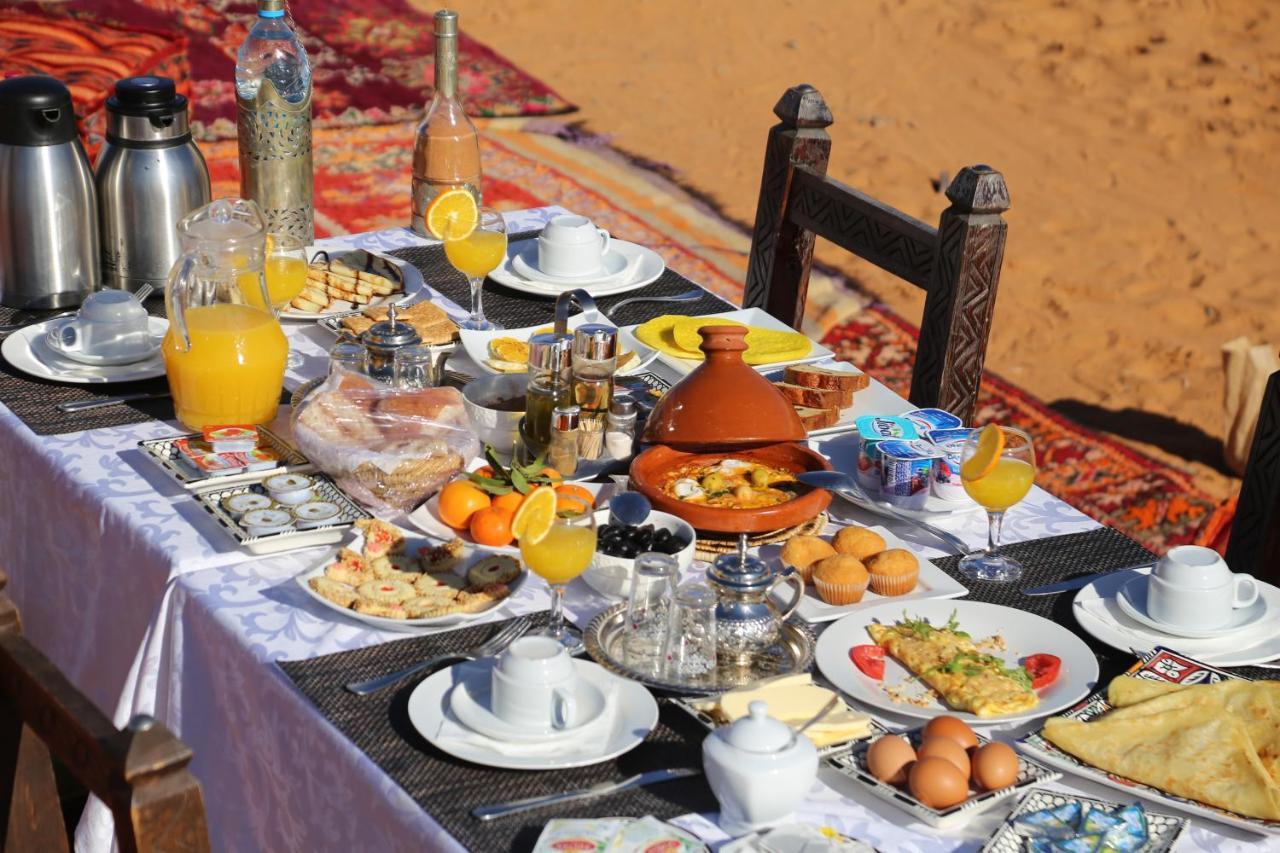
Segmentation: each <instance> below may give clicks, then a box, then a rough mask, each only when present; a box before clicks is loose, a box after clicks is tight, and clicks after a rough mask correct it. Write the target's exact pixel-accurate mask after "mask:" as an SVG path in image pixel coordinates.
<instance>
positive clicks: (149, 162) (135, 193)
mask: <svg viewBox="0 0 1280 853" xmlns="http://www.w3.org/2000/svg"><path fill="white" fill-rule="evenodd" d="M96 171H97V175H96V182H97V186H98V219H99V222H100V224H101V228H102V283H103V285H104V286H105V287H118V288H121V289H124V290H129V291H135V290H137V289H138V288H140V287H141V286H142V285H143V284H150V285H151V286H152V287H154V288H155V289H156V292H158V293H163V292H164V284H165V281H166V279H167V278H168V276H169V268H170V267H172V266H173V263H174V261H176V260H177V259H178V256H179V255H181V254H182V251H181V249H180V247H179V246H178V231H177V228H176V225H177V223H178V220H179V219H181V218H182V217H183V216H186V215H187V214H188V213H190V212H191V211H193V210H195V209H196V208H198V207H203V206H204V205H206V204H208V203H209V201H210V191H209V167H208V166H207V165H205V162H204V157H203V156H202V155H201V154H200V149H198V148H196V145H195V143H194V142H192V140H191V129H190V127H189V125H188V119H187V99H186V98H185V97H183V96H182V95H179V94H178V93H177V90H176V89H175V88H174V85H173V81H172V80H170V79H169V78H167V77H129V78H127V79H125V80H120V81H119V82H117V83H116V90H115V94H114V95H112V96H111V97H110V98H108V99H107V140H106V142H105V143H104V144H103V146H102V149H101V151H100V152H99V153H98V164H97V169H96Z"/></svg>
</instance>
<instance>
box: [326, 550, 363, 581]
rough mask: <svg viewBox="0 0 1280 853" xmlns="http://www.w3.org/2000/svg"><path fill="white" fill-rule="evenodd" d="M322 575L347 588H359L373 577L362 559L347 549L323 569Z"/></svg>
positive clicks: (341, 551)
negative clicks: (345, 585)
mask: <svg viewBox="0 0 1280 853" xmlns="http://www.w3.org/2000/svg"><path fill="white" fill-rule="evenodd" d="M324 573H325V577H328V578H330V579H332V580H335V581H337V582H338V583H344V584H347V585H348V586H359V585H360V584H362V583H364V582H365V581H368V580H373V579H374V577H375V575H374V574H373V572H372V571H370V570H369V567H368V565H366V563H365V561H364V558H363V557H361V556H360V555H359V554H357V553H356V552H355V551H352V550H350V549H348V548H343V549H342V550H340V551H339V552H338V556H337V558H336V559H335V560H334V561H333V562H332V563H330V564H329V565H328V566H326V567H325V570H324Z"/></svg>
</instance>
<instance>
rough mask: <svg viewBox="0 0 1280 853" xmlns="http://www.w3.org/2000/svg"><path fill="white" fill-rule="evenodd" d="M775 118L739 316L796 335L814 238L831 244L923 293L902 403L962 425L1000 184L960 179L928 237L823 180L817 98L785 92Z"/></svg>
mask: <svg viewBox="0 0 1280 853" xmlns="http://www.w3.org/2000/svg"><path fill="white" fill-rule="evenodd" d="M773 112H774V114H775V115H776V116H778V118H779V119H780V120H781V121H780V123H779V124H777V125H775V126H774V127H773V128H772V129H770V131H769V140H768V143H767V145H766V147H765V157H764V175H763V177H762V179H761V182H760V200H759V202H758V204H757V207H756V222H755V230H754V232H753V234H752V239H751V258H750V261H749V264H748V267H747V283H746V293H745V296H744V298H743V305H744V307H752V306H754V307H762V308H764V309H765V310H766V311H768V312H769V313H770V314H772V315H773V316H774V317H777V318H778V319H779V320H782V321H783V322H786V323H788V324H790V325H791V326H793V327H794V328H800V324H801V322H802V320H803V317H804V303H805V296H806V292H807V290H808V284H809V267H810V264H811V263H812V261H813V243H814V237H815V235H817V236H822V237H824V238H826V239H828V240H830V241H831V242H833V243H835V244H836V245H838V246H840V247H841V248H844V249H847V250H848V251H850V252H852V253H853V254H855V255H857V256H859V257H861V258H863V259H865V260H868V261H870V262H871V263H873V264H875V265H877V266H879V267H881V268H883V269H885V270H888V271H889V272H891V273H893V274H894V275H896V276H898V277H899V278H902V279H905V280H906V281H909V282H911V283H912V284H914V285H916V286H917V287H919V288H921V289H922V290H924V291H925V294H926V296H925V306H924V321H923V322H922V323H921V327H920V342H919V347H918V349H917V351H916V360H915V365H914V369H913V372H912V377H911V392H910V395H909V396H910V399H911V402H912V403H915V404H916V405H917V406H921V407H925V406H937V407H940V408H943V409H947V410H949V411H951V412H954V413H955V414H956V415H959V416H960V417H961V418H963V419H964V420H965V422H966V423H969V422H971V421H972V418H973V413H974V409H975V408H976V405H977V399H978V384H979V381H980V380H981V377H982V364H983V360H984V358H985V356H986V351H987V338H988V336H989V334H990V331H991V314H992V311H993V310H994V308H995V301H996V286H997V284H998V283H999V281H1000V265H1001V261H1002V260H1003V257H1004V243H1005V233H1006V230H1007V226H1006V224H1005V221H1004V219H1003V218H1002V216H1001V214H1003V213H1004V211H1005V210H1007V209H1008V208H1009V192H1008V189H1007V188H1006V187H1005V183H1004V178H1003V176H1001V174H1000V173H999V172H996V171H994V170H992V169H990V168H989V167H987V166H971V167H967V168H965V169H963V170H961V172H960V173H959V174H958V175H957V176H956V178H955V180H953V181H952V182H951V184H950V186H948V187H947V198H948V199H950V201H951V206H950V207H948V208H947V209H946V210H945V211H944V212H943V214H942V220H941V222H940V224H939V226H938V227H937V228H936V229H935V228H933V227H931V226H929V225H926V224H925V223H923V222H920V221H919V220H917V219H914V218H912V217H910V216H908V215H906V214H905V213H902V212H901V211H898V210H895V209H893V208H892V207H889V206H888V205H885V204H882V203H881V202H879V201H876V200H875V199H873V198H871V197H869V196H867V195H864V194H863V193H861V192H859V191H858V190H855V189H853V188H852V187H848V186H845V185H844V184H842V183H840V182H839V181H836V180H834V179H833V178H829V177H827V176H826V171H827V161H828V158H829V157H830V154H831V137H830V136H829V135H828V134H827V131H826V128H827V127H828V126H830V124H831V122H832V118H831V111H830V110H829V109H828V108H827V105H826V102H825V101H823V99H822V95H821V94H819V93H818V90H816V89H814V88H813V87H812V86H808V85H800V86H793V87H791V88H790V89H788V90H787V91H786V93H785V94H783V96H782V98H781V100H779V101H778V104H777V106H775V107H774V109H773Z"/></svg>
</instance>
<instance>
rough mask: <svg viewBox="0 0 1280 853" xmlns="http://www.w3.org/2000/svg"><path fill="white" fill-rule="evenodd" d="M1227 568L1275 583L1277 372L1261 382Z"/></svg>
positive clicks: (1278, 577) (1279, 450) (1278, 561)
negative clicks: (1263, 385)
mask: <svg viewBox="0 0 1280 853" xmlns="http://www.w3.org/2000/svg"><path fill="white" fill-rule="evenodd" d="M1227 565H1229V566H1231V570H1232V571H1233V572H1247V573H1249V574H1251V575H1253V576H1255V577H1257V578H1259V579H1260V580H1265V581H1267V582H1268V583H1272V584H1277V583H1280V370H1278V371H1276V372H1275V373H1273V374H1271V378H1270V379H1268V380H1267V390H1266V392H1265V393H1264V394H1263V397H1262V410H1261V411H1260V412H1259V413H1258V425H1257V427H1255V428H1254V431H1253V446H1252V447H1251V448H1250V449H1249V461H1248V463H1247V464H1246V465H1245V469H1244V482H1243V483H1241V484H1240V498H1239V500H1238V501H1237V503H1236V515H1235V518H1234V519H1233V520H1232V522H1231V538H1230V539H1229V540H1228V542H1227Z"/></svg>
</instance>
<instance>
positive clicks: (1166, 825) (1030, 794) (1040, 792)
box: [981, 788, 1189, 853]
mask: <svg viewBox="0 0 1280 853" xmlns="http://www.w3.org/2000/svg"><path fill="white" fill-rule="evenodd" d="M1068 803H1079V804H1080V805H1081V807H1082V809H1081V810H1082V811H1083V809H1084V808H1085V807H1087V808H1092V809H1102V810H1103V811H1109V812H1110V811H1115V810H1116V809H1118V808H1121V807H1122V806H1123V805H1126V804H1124V803H1113V802H1111V801H1110V800H1095V799H1093V798H1092V797H1082V796H1079V795H1076V794H1064V793H1062V792H1060V791H1049V790H1045V789H1043V788H1032V789H1031V790H1029V791H1027V792H1026V793H1025V794H1024V795H1023V796H1022V799H1021V800H1019V801H1018V804H1017V805H1016V806H1014V809H1013V812H1012V813H1011V814H1010V815H1009V817H1008V818H1006V819H1005V822H1004V823H1003V824H1001V825H1000V828H999V829H997V830H996V831H995V833H994V834H993V835H992V836H991V838H990V839H988V840H987V843H986V844H984V845H983V847H982V851H981V853H1025V851H1026V850H1027V843H1028V841H1027V836H1026V835H1024V834H1022V833H1021V832H1020V831H1019V830H1018V828H1017V827H1016V826H1014V820H1015V819H1017V818H1019V817H1021V816H1022V815H1025V814H1031V813H1032V812H1039V811H1045V810H1047V809H1056V808H1059V807H1061V806H1065V805H1066V804H1068ZM1143 811H1144V812H1145V814H1146V820H1147V843H1146V844H1144V845H1142V846H1141V847H1139V848H1137V849H1136V850H1134V851H1133V853H1169V851H1170V850H1172V849H1173V848H1174V847H1175V846H1176V845H1177V843H1178V839H1179V838H1181V837H1182V833H1183V832H1184V831H1185V830H1186V828H1187V825H1188V823H1189V821H1188V820H1187V819H1186V818H1181V817H1174V816H1173V815H1167V814H1160V813H1159V812H1149V811H1146V809H1143Z"/></svg>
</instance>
